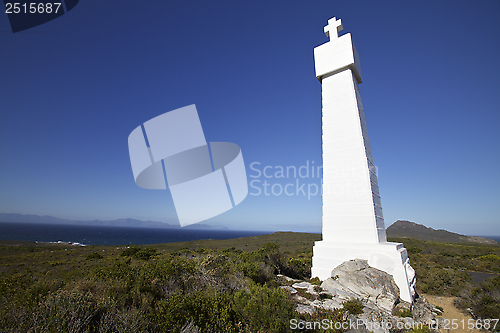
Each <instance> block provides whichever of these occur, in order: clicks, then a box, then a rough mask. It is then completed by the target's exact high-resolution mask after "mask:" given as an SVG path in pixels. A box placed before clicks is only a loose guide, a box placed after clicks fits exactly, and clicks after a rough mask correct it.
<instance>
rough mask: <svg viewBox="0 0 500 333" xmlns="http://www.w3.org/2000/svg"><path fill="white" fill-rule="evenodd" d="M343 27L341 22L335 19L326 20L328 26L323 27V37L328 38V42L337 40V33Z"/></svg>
mask: <svg viewBox="0 0 500 333" xmlns="http://www.w3.org/2000/svg"><path fill="white" fill-rule="evenodd" d="M342 29H344V27H343V26H342V20H341V19H338V20H337V19H336V18H335V17H333V18H331V19H329V20H328V25H327V26H325V29H324V31H325V35H326V37H330V40H332V39H335V38H338V37H339V32H340V31H342Z"/></svg>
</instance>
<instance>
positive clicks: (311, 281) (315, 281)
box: [309, 276, 321, 286]
mask: <svg viewBox="0 0 500 333" xmlns="http://www.w3.org/2000/svg"><path fill="white" fill-rule="evenodd" d="M309 283H311V284H314V285H316V286H320V285H321V280H320V279H319V278H318V277H317V276H315V277H313V278H311V279H310V280H309Z"/></svg>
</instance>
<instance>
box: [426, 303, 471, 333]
mask: <svg viewBox="0 0 500 333" xmlns="http://www.w3.org/2000/svg"><path fill="white" fill-rule="evenodd" d="M424 296H425V298H427V300H428V301H429V303H431V304H434V305H436V306H440V307H442V308H443V310H444V311H443V315H442V316H440V317H442V318H444V319H448V320H450V322H449V323H448V326H449V327H448V329H441V332H443V333H446V332H450V333H473V332H474V333H477V332H480V330H478V329H469V328H468V327H467V324H468V322H469V321H468V320H469V319H472V316H471V315H469V314H465V313H462V312H461V311H460V310H458V309H457V308H456V307H455V305H453V301H454V300H455V297H446V296H432V295H426V294H424ZM453 319H456V320H455V321H453ZM452 323H456V324H457V325H458V328H456V329H453V328H452Z"/></svg>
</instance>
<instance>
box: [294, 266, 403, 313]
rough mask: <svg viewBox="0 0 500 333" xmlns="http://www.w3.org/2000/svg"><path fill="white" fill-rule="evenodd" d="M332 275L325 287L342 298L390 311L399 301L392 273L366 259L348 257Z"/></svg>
mask: <svg viewBox="0 0 500 333" xmlns="http://www.w3.org/2000/svg"><path fill="white" fill-rule="evenodd" d="M331 276H332V277H330V278H328V279H326V280H325V281H324V282H323V283H322V284H321V287H322V288H323V290H325V291H327V292H328V293H329V294H331V295H332V296H334V297H338V298H339V299H343V300H346V301H347V300H350V299H353V298H356V299H360V300H361V301H362V302H363V304H364V305H366V306H368V307H373V306H374V307H376V308H378V309H381V310H383V311H385V312H387V313H392V311H393V309H394V306H395V305H396V304H397V303H399V288H398V286H397V285H396V283H395V282H394V279H393V278H392V276H391V275H390V274H387V273H386V272H384V271H381V270H379V269H376V268H373V267H370V266H369V265H368V262H367V261H366V260H361V259H354V260H350V261H345V262H344V263H342V264H341V265H339V266H337V267H336V268H335V269H334V270H333V271H332V274H331ZM294 287H295V286H294Z"/></svg>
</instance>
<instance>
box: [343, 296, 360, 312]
mask: <svg viewBox="0 0 500 333" xmlns="http://www.w3.org/2000/svg"><path fill="white" fill-rule="evenodd" d="M342 306H343V308H344V310H346V311H347V312H349V313H350V314H352V315H357V314H362V313H363V309H364V306H363V304H361V301H360V300H359V299H351V300H349V301H345V302H343V303H342Z"/></svg>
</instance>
